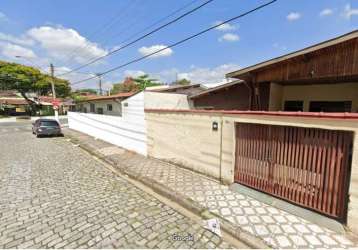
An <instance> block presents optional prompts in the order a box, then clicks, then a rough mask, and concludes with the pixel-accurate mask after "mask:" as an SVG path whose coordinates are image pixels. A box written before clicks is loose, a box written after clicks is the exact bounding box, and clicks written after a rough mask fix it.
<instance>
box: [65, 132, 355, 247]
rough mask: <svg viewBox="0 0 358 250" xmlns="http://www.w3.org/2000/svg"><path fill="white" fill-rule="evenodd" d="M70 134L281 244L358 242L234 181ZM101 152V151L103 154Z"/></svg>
mask: <svg viewBox="0 0 358 250" xmlns="http://www.w3.org/2000/svg"><path fill="white" fill-rule="evenodd" d="M65 132H66V135H71V137H72V138H76V139H78V140H77V142H76V143H80V144H81V145H82V146H85V147H86V148H89V150H90V151H93V152H95V153H97V154H99V155H102V156H103V157H105V158H106V159H109V160H110V161H111V162H113V164H115V165H117V168H118V169H125V171H126V172H131V173H133V175H135V176H138V177H141V178H148V179H149V180H151V181H152V182H159V183H161V184H162V185H164V186H165V187H166V189H167V190H171V191H172V192H173V193H178V194H181V195H183V197H186V198H190V199H192V200H193V201H195V202H197V203H198V204H200V205H201V206H203V207H206V208H208V209H209V211H211V212H213V213H214V214H217V215H219V216H220V217H221V218H225V219H226V220H228V221H229V222H231V223H232V224H233V225H235V226H236V227H237V229H238V230H242V231H245V232H247V233H249V234H250V235H253V236H255V237H257V238H259V239H262V240H263V241H264V242H265V243H266V244H267V245H268V246H270V247H272V248H277V249H337V248H339V249H343V248H356V239H355V238H354V241H353V240H350V239H349V237H348V235H344V234H341V233H337V232H334V231H332V230H330V229H328V228H325V227H323V226H320V225H317V224H315V223H313V222H310V221H308V220H305V219H303V218H301V217H299V216H296V215H293V214H290V213H288V212H285V211H283V210H280V209H277V208H276V207H273V206H271V205H268V204H265V203H263V202H260V201H258V200H256V199H254V198H252V197H250V196H247V195H244V194H241V193H238V192H233V191H232V190H230V189H229V187H228V186H225V185H221V184H220V183H218V182H217V181H215V180H213V179H210V178H207V177H205V176H203V175H200V174H197V173H195V172H192V171H189V170H185V169H183V168H180V167H178V166H175V165H173V164H167V163H165V162H162V161H159V160H157V159H153V158H145V157H143V156H141V155H139V154H134V153H132V152H129V151H126V150H123V149H121V148H118V147H114V146H113V145H111V144H109V143H106V142H104V141H101V140H95V139H94V138H93V137H91V136H88V135H85V134H83V133H80V132H77V131H74V130H71V129H68V130H66V131H65ZM100 157H101V156H100Z"/></svg>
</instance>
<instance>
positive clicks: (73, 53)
mask: <svg viewBox="0 0 358 250" xmlns="http://www.w3.org/2000/svg"><path fill="white" fill-rule="evenodd" d="M138 3H139V2H138V0H137V1H132V0H131V1H130V2H129V3H128V4H127V5H125V6H124V8H123V9H124V10H125V11H122V9H121V12H118V13H117V14H116V15H114V16H113V17H112V18H110V19H109V20H108V22H106V23H105V24H104V25H102V26H101V27H99V28H98V29H96V30H95V31H94V32H92V33H91V34H90V35H89V37H88V39H87V40H88V41H89V40H90V39H91V38H93V37H94V35H97V34H99V33H103V31H105V30H108V29H109V28H110V27H111V26H113V25H114V24H115V23H116V22H118V21H119V20H120V19H121V18H122V17H123V16H125V15H124V14H127V12H128V10H129V9H131V8H132V7H133V6H134V5H136V4H138ZM88 46H89V43H86V45H81V46H79V47H76V48H74V49H73V50H72V51H71V52H70V53H69V54H68V55H67V56H65V57H68V59H66V60H65V63H67V62H68V61H70V60H72V59H73V58H74V57H75V56H76V54H78V53H77V52H78V51H79V50H80V49H86V48H88Z"/></svg>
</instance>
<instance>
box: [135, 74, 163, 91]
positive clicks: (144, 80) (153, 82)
mask: <svg viewBox="0 0 358 250" xmlns="http://www.w3.org/2000/svg"><path fill="white" fill-rule="evenodd" d="M133 81H134V82H136V83H137V84H138V85H139V89H140V90H144V89H145V88H146V87H153V86H159V85H161V84H160V83H159V82H158V80H157V79H151V78H149V75H147V74H145V75H141V76H139V77H137V78H133Z"/></svg>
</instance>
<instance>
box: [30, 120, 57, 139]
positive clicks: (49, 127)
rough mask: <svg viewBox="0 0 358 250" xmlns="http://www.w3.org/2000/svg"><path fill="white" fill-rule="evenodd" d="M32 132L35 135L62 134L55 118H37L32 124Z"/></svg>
mask: <svg viewBox="0 0 358 250" xmlns="http://www.w3.org/2000/svg"><path fill="white" fill-rule="evenodd" d="M32 133H33V134H35V135H36V136H37V137H40V136H49V135H56V136H62V131H61V126H60V124H59V123H58V122H57V121H56V120H52V119H38V120H36V121H35V122H34V123H33V124H32Z"/></svg>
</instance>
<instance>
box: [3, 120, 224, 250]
mask: <svg viewBox="0 0 358 250" xmlns="http://www.w3.org/2000/svg"><path fill="white" fill-rule="evenodd" d="M174 234H176V235H177V236H187V235H188V234H190V235H192V236H193V241H190V240H189V241H176V240H173V235H174ZM189 239H190V237H189ZM13 247H19V248H108V247H115V248H138V247H141V248H142V247H147V248H188V247H193V248H215V247H220V248H226V247H229V245H228V244H227V243H226V242H222V240H221V239H220V238H219V237H218V236H216V235H214V234H212V233H211V232H209V231H207V230H205V229H203V228H202V227H201V225H199V224H197V223H195V222H194V221H192V220H191V219H190V218H187V217H185V216H184V215H182V214H180V213H178V212H177V211H175V210H173V209H172V208H171V207H169V206H167V205H165V204H163V203H161V202H160V201H159V200H157V199H156V198H154V197H153V196H151V195H149V194H147V193H145V192H143V191H142V190H140V189H138V188H137V187H135V186H134V185H133V184H131V183H129V182H128V181H126V180H125V179H123V178H121V177H118V176H116V175H114V174H113V173H112V172H110V171H109V170H107V169H106V168H105V167H104V166H103V165H102V163H101V162H98V161H96V160H94V159H93V158H92V157H91V156H90V155H88V154H87V153H86V152H84V151H83V150H82V149H80V148H79V147H75V146H74V145H72V144H71V143H70V142H68V141H66V139H65V138H40V139H39V138H36V137H35V136H33V135H32V134H31V126H30V123H26V122H23V123H13V124H0V248H13Z"/></svg>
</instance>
